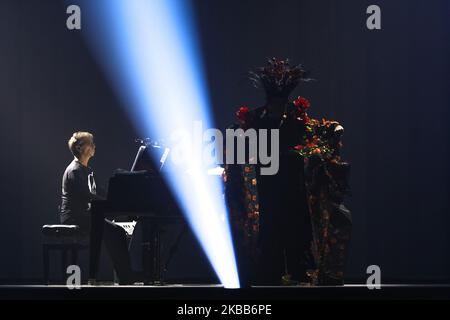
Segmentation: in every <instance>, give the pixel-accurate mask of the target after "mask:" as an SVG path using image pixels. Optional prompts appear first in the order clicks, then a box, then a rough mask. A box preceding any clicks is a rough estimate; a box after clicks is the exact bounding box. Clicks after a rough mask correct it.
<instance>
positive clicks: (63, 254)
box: [61, 248, 68, 284]
mask: <svg viewBox="0 0 450 320" xmlns="http://www.w3.org/2000/svg"><path fill="white" fill-rule="evenodd" d="M67 251H68V249H66V248H62V249H61V272H62V273H61V275H62V281H63V284H64V283H65V280H66V271H67V253H68V252H67Z"/></svg>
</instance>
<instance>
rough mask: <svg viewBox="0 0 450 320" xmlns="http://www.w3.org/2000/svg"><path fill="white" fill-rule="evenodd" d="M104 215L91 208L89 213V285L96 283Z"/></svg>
mask: <svg viewBox="0 0 450 320" xmlns="http://www.w3.org/2000/svg"><path fill="white" fill-rule="evenodd" d="M104 220H105V218H104V215H103V214H102V213H101V212H98V211H96V210H95V209H94V208H92V212H91V234H90V246H89V283H90V284H95V282H96V281H97V273H98V265H99V260H100V253H101V248H102V239H103V228H104Z"/></svg>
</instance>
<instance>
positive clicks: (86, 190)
mask: <svg viewBox="0 0 450 320" xmlns="http://www.w3.org/2000/svg"><path fill="white" fill-rule="evenodd" d="M68 146H69V149H70V151H71V152H72V154H73V156H74V159H73V161H72V162H71V163H70V164H69V166H68V167H67V168H66V170H65V172H64V176H63V179H62V197H61V198H62V204H61V212H60V218H61V223H63V224H74V225H78V226H79V228H80V232H81V234H82V235H83V236H84V237H88V236H89V232H90V221H91V220H90V219H91V218H90V214H89V211H90V205H91V201H92V200H103V199H105V197H104V196H105V195H102V194H101V192H99V191H100V190H98V189H97V186H96V184H95V180H94V173H93V170H92V169H91V168H90V167H89V166H88V163H89V160H90V159H91V158H92V157H93V156H94V155H95V144H94V137H93V135H92V134H91V133H89V132H76V133H74V134H73V135H72V137H71V138H70V140H69V142H68ZM104 241H105V245H106V248H107V251H108V254H109V256H110V258H111V260H112V262H113V265H114V269H115V271H116V273H117V276H118V277H119V283H120V284H130V283H133V282H134V280H135V279H134V278H135V276H134V274H133V272H132V269H131V262H130V257H129V253H128V247H127V240H126V232H125V230H124V229H123V228H121V227H120V226H118V225H116V224H114V223H113V222H111V221H109V220H107V219H105V220H104Z"/></svg>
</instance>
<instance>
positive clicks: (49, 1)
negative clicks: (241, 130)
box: [0, 0, 450, 283]
mask: <svg viewBox="0 0 450 320" xmlns="http://www.w3.org/2000/svg"><path fill="white" fill-rule="evenodd" d="M73 3H77V1H74V2H73ZM370 4H378V5H379V6H380V7H381V9H382V30H376V31H370V30H368V29H367V28H366V18H367V15H366V13H365V12H366V8H367V6H368V5H370ZM194 8H195V13H196V17H197V23H198V27H199V33H200V34H199V36H200V39H201V42H202V50H203V55H204V63H205V67H206V71H207V79H208V84H209V90H210V95H211V101H212V108H213V109H214V114H215V116H216V120H217V126H218V127H219V128H224V127H225V126H226V125H227V124H228V123H230V122H232V121H233V113H234V111H235V109H236V108H237V107H238V106H239V105H241V104H248V105H250V106H254V107H256V106H259V105H260V104H261V103H262V99H263V96H262V94H261V92H259V91H257V90H256V89H253V88H252V87H251V85H250V84H249V82H248V81H247V80H246V71H248V70H249V69H251V68H252V67H255V66H258V65H261V64H263V63H264V61H265V58H266V57H271V56H278V57H289V58H290V59H291V60H292V61H293V62H300V63H303V64H304V65H305V66H306V67H307V69H309V70H311V71H312V77H314V78H316V79H317V81H316V82H313V83H310V84H307V85H305V86H303V87H301V88H300V89H299V90H298V91H297V92H296V94H297V93H299V94H302V95H303V96H306V97H308V98H309V99H310V100H311V102H312V109H311V113H312V115H313V116H315V117H322V116H324V117H329V118H333V119H336V120H338V121H341V122H342V124H343V125H344V127H345V129H346V134H345V141H344V150H345V151H344V156H345V158H346V159H347V160H348V161H349V162H351V164H352V178H351V186H352V189H353V196H352V197H351V198H350V199H349V201H348V206H349V207H350V209H351V210H352V212H353V219H354V232H353V239H352V244H351V254H350V259H349V263H348V273H347V274H348V278H353V279H363V278H364V277H365V270H366V267H367V266H368V265H370V264H377V265H380V267H381V269H382V276H383V278H384V280H392V281H415V282H417V281H431V280H434V281H439V280H441V281H442V280H447V279H450V236H449V232H448V229H449V228H450V216H449V213H450V211H449V199H448V195H449V182H448V181H449V178H450V175H449V172H450V170H449V168H448V165H447V164H448V156H449V143H448V138H449V131H448V128H447V121H448V120H447V118H448V116H449V114H450V111H449V107H450V93H449V90H448V86H449V84H450V79H449V77H450V62H449V59H448V57H450V45H449V44H450V22H449V21H448V20H447V18H448V14H449V12H450V3H449V2H448V1H445V0H432V1H419V0H416V1H411V0H409V1H407V0H402V1H400V0H390V1H381V0H378V1H374V2H372V1H371V2H368V1H365V0H347V1H337V0H335V1H333V0H315V1H313V0H283V1H273V0H272V1H269V0H264V1H262V0H247V1H237V0H228V1H225V0H215V1H202V0H196V1H194ZM82 9H83V8H82ZM99 14H101V13H99ZM66 17H67V16H66V13H65V5H64V4H63V3H62V2H61V1H58V0H45V1H33V0H2V1H0V110H1V118H0V132H1V139H0V143H1V157H0V161H1V162H0V164H1V166H0V168H1V173H0V186H1V193H0V197H1V198H0V228H1V230H0V279H2V280H1V282H2V283H5V282H11V281H13V280H25V279H35V278H38V277H40V275H41V272H42V269H41V253H40V239H41V238H40V226H41V225H42V224H44V223H49V222H52V221H54V220H55V216H56V207H57V205H58V204H59V194H60V187H61V186H60V182H61V181H60V180H61V175H62V173H63V171H64V169H65V166H66V165H67V163H68V162H70V160H71V156H70V154H69V152H68V150H67V146H66V141H67V139H68V138H69V137H70V135H71V134H72V132H74V131H76V130H89V131H92V132H93V133H94V134H95V136H96V141H97V146H98V152H97V156H96V157H95V159H93V161H92V166H93V167H94V168H95V170H96V172H97V175H98V176H99V177H100V180H102V181H104V182H105V181H107V179H108V177H109V175H110V174H111V172H112V171H113V170H114V169H115V168H118V167H121V168H128V167H129V166H130V164H131V161H132V158H133V155H134V152H135V151H136V146H135V144H134V142H133V141H134V138H135V137H136V132H135V129H134V128H133V125H132V123H131V122H130V120H129V119H128V118H127V116H126V113H125V112H124V108H125V107H126V106H123V105H121V103H120V101H119V99H118V98H117V96H116V94H115V93H114V92H113V90H112V88H111V87H110V86H109V84H108V81H107V80H106V79H105V76H104V73H103V72H102V71H101V70H100V68H99V65H98V64H97V63H96V61H95V60H94V58H93V56H92V55H91V53H90V51H89V50H88V48H87V46H86V44H85V43H84V40H83V37H82V36H81V34H80V33H79V32H71V31H68V30H67V29H66V27H65V20H66ZM174 93H176V88H174ZM194 272H195V270H194Z"/></svg>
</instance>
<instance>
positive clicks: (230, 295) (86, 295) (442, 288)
mask: <svg viewBox="0 0 450 320" xmlns="http://www.w3.org/2000/svg"><path fill="white" fill-rule="evenodd" d="M0 299H149V300H191V301H192V300H241V299H242V300H252V299H257V300H297V299H306V300H310V299H313V300H316V299H375V300H379V299H450V285H449V284H432V285H430V284H428V285H424V284H408V285H406V284H389V285H382V286H381V289H372V290H369V289H368V288H367V287H366V285H362V284H361V285H355V284H352V285H345V286H326V287H325V286H324V287H305V286H292V287H252V288H247V289H238V290H232V289H224V288H223V287H222V286H220V285H182V284H179V285H177V284H172V285H164V286H148V285H145V286H144V285H133V286H117V285H96V286H89V285H83V286H82V287H81V288H80V289H73V290H69V289H68V288H67V287H66V286H63V285H50V286H43V285H31V286H27V285H15V286H9V285H2V286H0Z"/></svg>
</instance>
